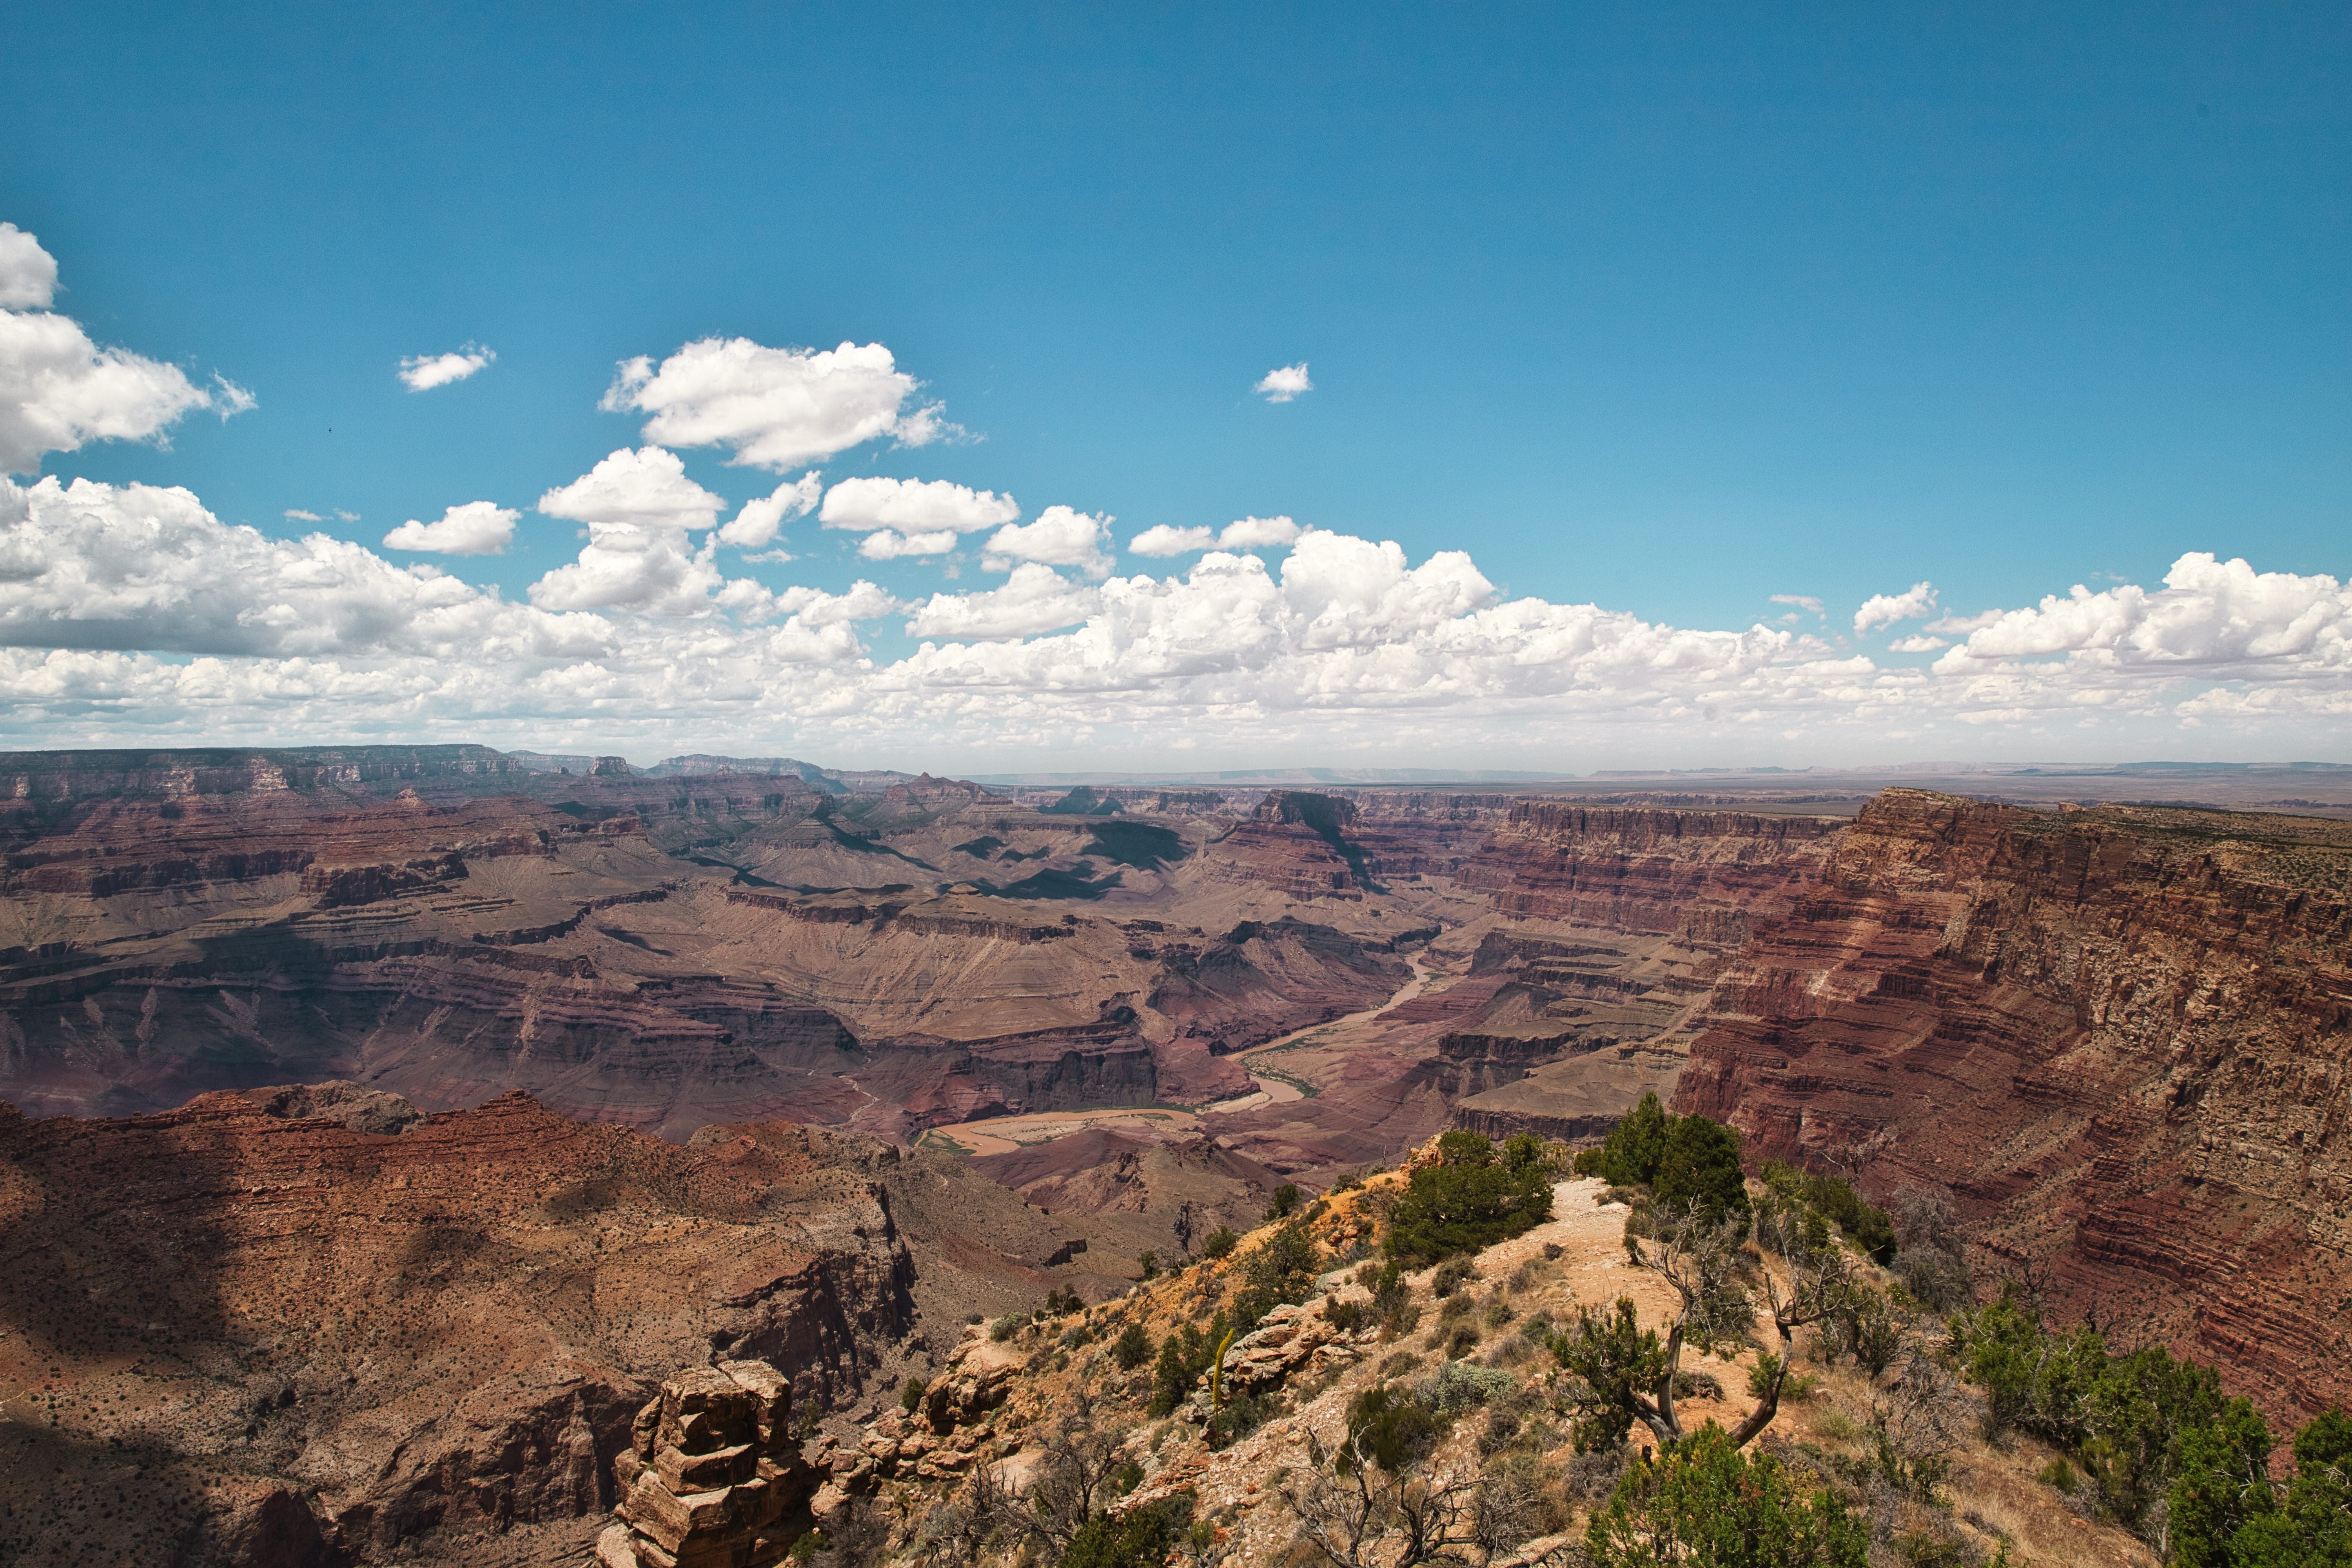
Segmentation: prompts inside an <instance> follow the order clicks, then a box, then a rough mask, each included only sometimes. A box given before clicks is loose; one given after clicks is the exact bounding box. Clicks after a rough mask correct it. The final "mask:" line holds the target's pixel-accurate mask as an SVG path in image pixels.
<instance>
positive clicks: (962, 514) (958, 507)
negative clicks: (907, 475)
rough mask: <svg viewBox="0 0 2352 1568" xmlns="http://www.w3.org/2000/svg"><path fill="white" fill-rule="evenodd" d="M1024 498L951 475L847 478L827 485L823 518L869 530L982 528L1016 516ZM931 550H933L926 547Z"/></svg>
mask: <svg viewBox="0 0 2352 1568" xmlns="http://www.w3.org/2000/svg"><path fill="white" fill-rule="evenodd" d="M1020 515H1021V506H1020V503H1019V502H1017V501H1015V500H1013V498H1012V497H1011V496H1009V495H1004V496H1001V495H998V494H997V493H996V492H995V491H994V490H975V489H970V488H969V487H967V486H964V485H958V484H950V483H949V482H948V481H947V480H945V479H880V478H873V477H860V478H857V479H844V480H842V481H841V483H839V484H837V485H835V486H834V487H833V489H829V490H827V491H826V492H825V496H824V508H823V510H820V511H818V513H817V521H818V522H820V523H822V524H823V525H824V526H825V527H826V528H843V529H851V530H855V531H861V532H862V531H867V530H871V529H883V528H887V529H897V530H898V531H901V532H905V533H914V534H924V535H929V534H935V533H938V532H940V531H946V532H948V533H949V534H950V535H953V534H958V533H977V532H979V531H981V530H982V529H984V528H994V527H996V526H997V525H999V524H1000V523H1008V522H1011V521H1013V519H1015V518H1017V517H1019V516H1020ZM926 553H932V552H926Z"/></svg>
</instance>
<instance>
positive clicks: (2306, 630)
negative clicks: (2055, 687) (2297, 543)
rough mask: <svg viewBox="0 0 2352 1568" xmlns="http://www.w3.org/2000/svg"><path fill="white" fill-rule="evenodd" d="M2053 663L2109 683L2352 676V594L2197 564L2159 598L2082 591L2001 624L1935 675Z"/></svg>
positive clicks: (2140, 591)
mask: <svg viewBox="0 0 2352 1568" xmlns="http://www.w3.org/2000/svg"><path fill="white" fill-rule="evenodd" d="M2053 654H2062V655H2064V656H2065V658H2066V663H2067V664H2068V665H2069V666H2072V667H2074V668H2079V669H2082V670H2085V671H2095V672H2097V673H2098V674H2099V675H2100V676H2103V677H2105V678H2108V679H2115V678H2125V679H2130V678H2140V679H2145V678H2148V677H2155V678H2158V679H2178V678H2179V677H2181V676H2183V675H2187V674H2191V673H2195V674H2199V675H2201V676H2204V677H2207V678H2209V679H2210V678H2233V677H2234V678H2249V677H2252V675H2254V674H2255V673H2256V672H2273V671H2292V672H2294V674H2295V675H2296V676H2298V677H2301V678H2304V679H2337V678H2342V677H2347V676H2352V591H2347V589H2346V588H2345V586H2344V585H2343V584H2339V583H2338V582H2337V581H2336V579H2335V578H2333V577H2329V576H2326V575H2314V576H2309V577H2305V576H2300V575H2297V574H2294V573H2289V572H2263V573H2257V572H2256V571H2255V570H2254V569H2253V567H2252V566H2251V565H2249V564H2248V563H2246V562H2244V561H2242V560H2233V561H2226V562H2225V561H2221V560H2218V559H2217V558H2215V557H2214V556H2213V555H2211V554H2210V553H2206V552H2196V553H2193V554H2189V555H2183V556H2182V557H2180V559H2179V560H2178V561H2176V562H2174V563H2172V570H2171V571H2169V572H2168V573H2166V574H2165V577H2164V586H2163V588H2161V589H2159V590H2158V591H2157V592H2154V593H2150V592H2149V591H2148V590H2147V589H2146V588H2143V587H2140V586H2138V585H2137V584H2125V585H2123V586H2121V587H2116V588H2108V589H2105V590H2102V591H2101V592H2099V593H2096V594H2094V593H2092V592H2091V591H2090V590H2089V589H2087V588H2085V587H2084V586H2083V585H2082V584H2079V583H2078V584H2075V585H2074V588H2073V589H2071V590H2070V591H2069V592H2068V593H2067V594H2066V595H2064V596H2063V597H2061V596H2060V595H2055V594H2053V595H2049V596H2048V597H2046V598H2044V599H2043V600H2042V603H2041V605H2040V606H2039V607H2037V608H2034V609H2031V610H2010V611H2007V612H2005V613H2003V614H2000V615H1999V616H1995V617H1994V618H1993V619H1991V620H1990V621H1989V622H1987V623H1986V624H1984V625H1982V626H1979V627H1978V628H1977V629H1976V630H1974V631H1971V632H1970V633H1969V637H1968V640H1967V641H1966V642H1964V643H1962V644H1961V645H1960V646H1959V647H1956V648H1954V649H1953V650H1952V651H1951V652H1949V653H1948V654H1946V655H1945V656H1944V657H1943V658H1940V659H1937V661H1936V668H1937V670H1938V671H1941V672H1946V673H1951V674H1961V673H1968V672H1970V671H1972V670H1974V669H1977V668H1980V667H1982V666H1984V665H1986V664H1988V663H1990V662H1994V661H2008V660H2021V659H2032V658H2042V657H2045V656H2048V655H2053ZM2033 668H2043V669H2046V668H2050V667H2048V666H2037V667H2033Z"/></svg>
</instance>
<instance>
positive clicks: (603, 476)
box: [530, 447, 727, 616]
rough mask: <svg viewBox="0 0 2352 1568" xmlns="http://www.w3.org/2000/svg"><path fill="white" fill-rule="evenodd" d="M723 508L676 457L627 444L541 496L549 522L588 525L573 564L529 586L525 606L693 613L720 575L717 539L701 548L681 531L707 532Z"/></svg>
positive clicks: (703, 607) (704, 606) (701, 608)
mask: <svg viewBox="0 0 2352 1568" xmlns="http://www.w3.org/2000/svg"><path fill="white" fill-rule="evenodd" d="M726 504H727V503H726V502H725V501H724V500H720V499H719V497H718V496H715V495H713V494H711V493H710V492H709V490H707V489H703V488H702V487H701V486H700V485H698V484H696V483H695V482H694V481H693V480H692V479H688V478H687V477H686V465H685V463H684V462H682V461H680V460H679V458H678V456H677V453H675V452H671V451H667V450H665V449H663V448H662V447H638V448H636V449H635V450H634V451H632V450H631V449H629V448H628V447H622V448H621V449H620V450H618V451H616V452H614V453H612V454H611V455H609V456H608V457H606V458H604V461H602V462H600V463H598V464H597V465H596V466H595V467H594V468H591V469H589V470H588V472H586V473H585V474H583V475H582V476H581V477H580V478H578V479H574V480H572V482H571V483H570V484H568V485H563V486H561V487H559V488H558V489H551V490H550V491H548V492H547V493H546V494H545V495H543V496H541V497H540V498H539V510H541V511H542V512H545V513H546V514H547V515H548V516H550V517H561V518H570V519H572V520H573V521H579V522H584V523H586V524H587V525H588V543H587V546H586V547H585V548H584V549H583V550H582V551H581V552H580V556H579V559H578V560H576V561H574V562H572V564H570V565H568V566H559V567H557V568H556V569H555V570H553V571H552V572H550V573H548V574H546V575H545V576H543V577H541V579H540V580H539V581H538V582H536V583H534V584H531V587H530V602H531V603H532V604H534V605H541V606H543V607H545V608H547V609H551V610H630V611H635V613H637V614H639V615H646V616H698V615H702V614H705V613H707V612H708V611H709V609H710V595H712V594H713V593H714V592H716V591H717V590H718V588H719V585H720V584H721V583H722V581H723V579H722V578H721V577H720V575H719V568H718V566H717V564H716V563H715V562H714V561H713V555H714V553H715V552H716V551H717V549H718V547H719V541H718V538H717V536H716V535H714V536H712V537H711V538H710V539H709V541H707V542H705V543H704V545H703V547H702V548H701V549H700V550H696V549H694V548H693V547H692V546H691V544H690V543H689V542H688V539H687V535H688V533H689V532H692V531H698V530H701V529H706V528H709V527H711V526H712V525H713V524H715V523H717V522H718V521H719V509H720V508H721V507H724V506H725V505H726Z"/></svg>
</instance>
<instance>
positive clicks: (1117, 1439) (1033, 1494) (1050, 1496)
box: [1009, 1394, 1129, 1555]
mask: <svg viewBox="0 0 2352 1568" xmlns="http://www.w3.org/2000/svg"><path fill="white" fill-rule="evenodd" d="M1125 1436H1126V1434H1125V1433H1123V1432H1119V1431H1114V1430H1105V1429H1104V1428H1102V1427H1100V1426H1097V1425H1096V1424H1095V1417H1094V1406H1093V1405H1092V1403H1091V1402H1090V1401H1089V1400H1087V1397H1086V1395H1085V1394H1077V1395H1076V1396H1075V1398H1074V1401H1073V1404H1072V1407H1071V1409H1070V1411H1069V1412H1068V1414H1066V1415H1064V1416H1063V1417H1062V1418H1061V1420H1060V1421H1058V1422H1057V1423H1055V1428H1054V1435H1053V1436H1052V1437H1051V1438H1049V1439H1047V1441H1046V1444H1045V1457H1044V1459H1043V1461H1042V1462H1041V1463H1040V1464H1039V1465H1038V1467H1037V1479H1036V1480H1035V1481H1034V1482H1033V1483H1032V1484H1031V1485H1030V1488H1029V1489H1028V1490H1027V1491H1026V1492H1025V1493H1024V1494H1022V1498H1021V1506H1019V1507H1017V1508H1013V1509H1012V1510H1009V1516H1010V1518H1011V1519H1013V1520H1014V1521H1018V1522H1019V1523H1020V1524H1021V1526H1022V1528H1023V1529H1024V1531H1026V1532H1027V1533H1028V1534H1029V1535H1030V1536H1032V1537H1033V1538H1034V1539H1036V1540H1038V1541H1040V1542H1044V1543H1045V1544H1047V1545H1049V1546H1050V1547H1051V1548H1052V1549H1053V1551H1054V1552H1055V1554H1056V1555H1058V1554H1059V1553H1061V1552H1066V1551H1067V1550H1068V1549H1069V1545H1070V1542H1071V1540H1072V1539H1073V1538H1074V1537H1076V1534H1077V1533H1078V1531H1080V1530H1082V1529H1084V1528H1085V1526H1086V1524H1087V1521H1089V1520H1091V1519H1093V1518H1094V1517H1095V1516H1096V1515H1097V1514H1099V1513H1101V1512H1102V1511H1103V1510H1105V1509H1106V1508H1108V1506H1109V1504H1110V1502H1111V1500H1112V1499H1113V1498H1114V1497H1115V1496H1116V1495H1117V1492H1116V1489H1115V1483H1116V1480H1117V1477H1118V1472H1119V1471H1120V1470H1121V1469H1122V1468H1125V1467H1126V1465H1127V1464H1128V1463H1129V1461H1128V1460H1127V1459H1126V1458H1125V1457H1124V1456H1123V1455H1122V1454H1121V1453H1120V1452H1119V1447H1120V1444H1121V1443H1122V1442H1123V1441H1124V1440H1125Z"/></svg>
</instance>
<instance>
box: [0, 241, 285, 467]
mask: <svg viewBox="0 0 2352 1568" xmlns="http://www.w3.org/2000/svg"><path fill="white" fill-rule="evenodd" d="M57 280H58V267H57V262H56V260H55V259H54V258H51V257H50V255H49V253H48V252H47V251H46V250H43V249H42V248H41V246H40V242H39V241H38V240H37V239H35V238H34V237H32V236H31V235H29V234H26V232H25V231H24V230H22V229H20V228H18V227H16V226H15V225H14V224H0V306H5V309H0V473H21V474H29V473H31V472H33V471H34V470H35V469H37V468H39V467H40V466H41V458H42V456H43V455H44V454H46V453H49V452H75V451H79V450H80V449H81V447H83V445H84V444H85V443H87V442H90V441H153V442H155V443H156V444H158V445H159V446H160V445H162V444H163V437H164V433H165V432H166V431H168V430H169V429H170V428H171V427H172V426H173V424H175V423H176V422H178V421H179V420H180V419H181V418H183V417H184V416H186V415H188V414H190V413H192V412H194V410H196V409H199V408H210V409H214V410H215V411H217V412H218V413H219V415H220V416H221V417H222V418H224V419H226V418H228V417H229V416H232V415H236V414H242V413H244V412H245V411H246V410H247V409H248V408H251V407H252V406H254V398H253V395H252V394H251V393H249V392H247V391H246V390H245V388H243V387H241V386H239V385H237V384H236V383H234V382H232V381H229V380H227V379H226V378H225V377H220V376H215V377H214V381H215V386H214V388H213V390H211V391H209V392H207V391H205V389H204V388H202V387H199V386H196V385H194V384H192V383H191V382H190V381H189V380H188V378H187V376H186V375H185V374H183V373H182V372H181V370H180V367H179V366H177V365H173V364H165V363H163V362H162V361H160V360H152V359H147V358H144V357H142V355H139V354H135V353H131V352H130V351H129V350H127V349H109V348H100V347H99V346H98V345H97V344H96V343H94V342H90V340H89V334H87V333H86V332H84V331H82V330H81V327H80V325H79V323H78V322H76V321H73V320H72V319H71V318H69V317H66V316H58V315H52V314H50V313H49V312H48V311H47V310H44V309H42V307H44V306H46V305H47V304H48V303H49V301H50V300H51V299H52V298H54V296H55V294H56V290H57Z"/></svg>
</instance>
